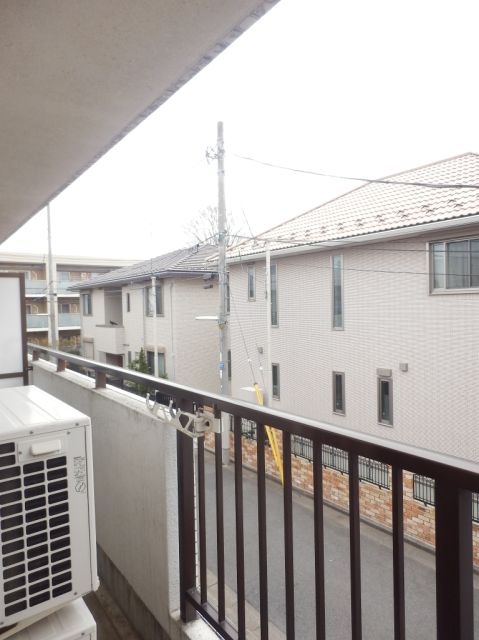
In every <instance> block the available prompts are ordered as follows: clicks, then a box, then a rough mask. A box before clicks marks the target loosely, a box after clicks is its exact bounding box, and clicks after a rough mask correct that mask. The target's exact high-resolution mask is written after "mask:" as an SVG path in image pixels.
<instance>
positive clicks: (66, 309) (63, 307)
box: [58, 302, 71, 313]
mask: <svg viewBox="0 0 479 640" xmlns="http://www.w3.org/2000/svg"><path fill="white" fill-rule="evenodd" d="M70 311H71V308H70V303H69V302H60V303H59V304H58V313H70Z"/></svg>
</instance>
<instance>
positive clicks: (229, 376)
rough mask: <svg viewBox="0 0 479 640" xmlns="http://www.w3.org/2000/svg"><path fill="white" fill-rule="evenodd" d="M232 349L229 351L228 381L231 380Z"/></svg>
mask: <svg viewBox="0 0 479 640" xmlns="http://www.w3.org/2000/svg"><path fill="white" fill-rule="evenodd" d="M231 372H232V369H231V349H228V360H227V373H228V380H231Z"/></svg>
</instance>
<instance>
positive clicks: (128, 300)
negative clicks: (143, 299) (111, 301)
mask: <svg viewBox="0 0 479 640" xmlns="http://www.w3.org/2000/svg"><path fill="white" fill-rule="evenodd" d="M130 309H131V300H130V294H129V293H127V294H126V310H127V312H129V311H130Z"/></svg>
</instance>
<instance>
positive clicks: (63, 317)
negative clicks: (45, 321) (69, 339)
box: [58, 313, 80, 329]
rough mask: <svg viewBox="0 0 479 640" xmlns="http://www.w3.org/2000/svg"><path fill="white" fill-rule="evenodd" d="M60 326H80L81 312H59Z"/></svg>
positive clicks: (62, 327)
mask: <svg viewBox="0 0 479 640" xmlns="http://www.w3.org/2000/svg"><path fill="white" fill-rule="evenodd" d="M58 326H59V328H60V329H65V328H67V327H79V326H80V314H79V313H59V314H58Z"/></svg>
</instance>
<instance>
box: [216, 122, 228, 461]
mask: <svg viewBox="0 0 479 640" xmlns="http://www.w3.org/2000/svg"><path fill="white" fill-rule="evenodd" d="M224 155H225V148H224V140H223V123H222V122H218V130H217V154H216V156H217V160H218V277H219V294H220V300H219V310H218V327H219V333H220V335H219V339H220V344H219V347H220V363H219V374H220V393H221V395H224V393H225V391H226V390H225V382H224V381H225V356H226V347H227V344H226V201H225V165H224ZM221 434H222V436H221V444H222V462H223V464H224V465H228V464H229V459H230V434H229V426H228V419H227V414H223V413H222V414H221Z"/></svg>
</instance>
